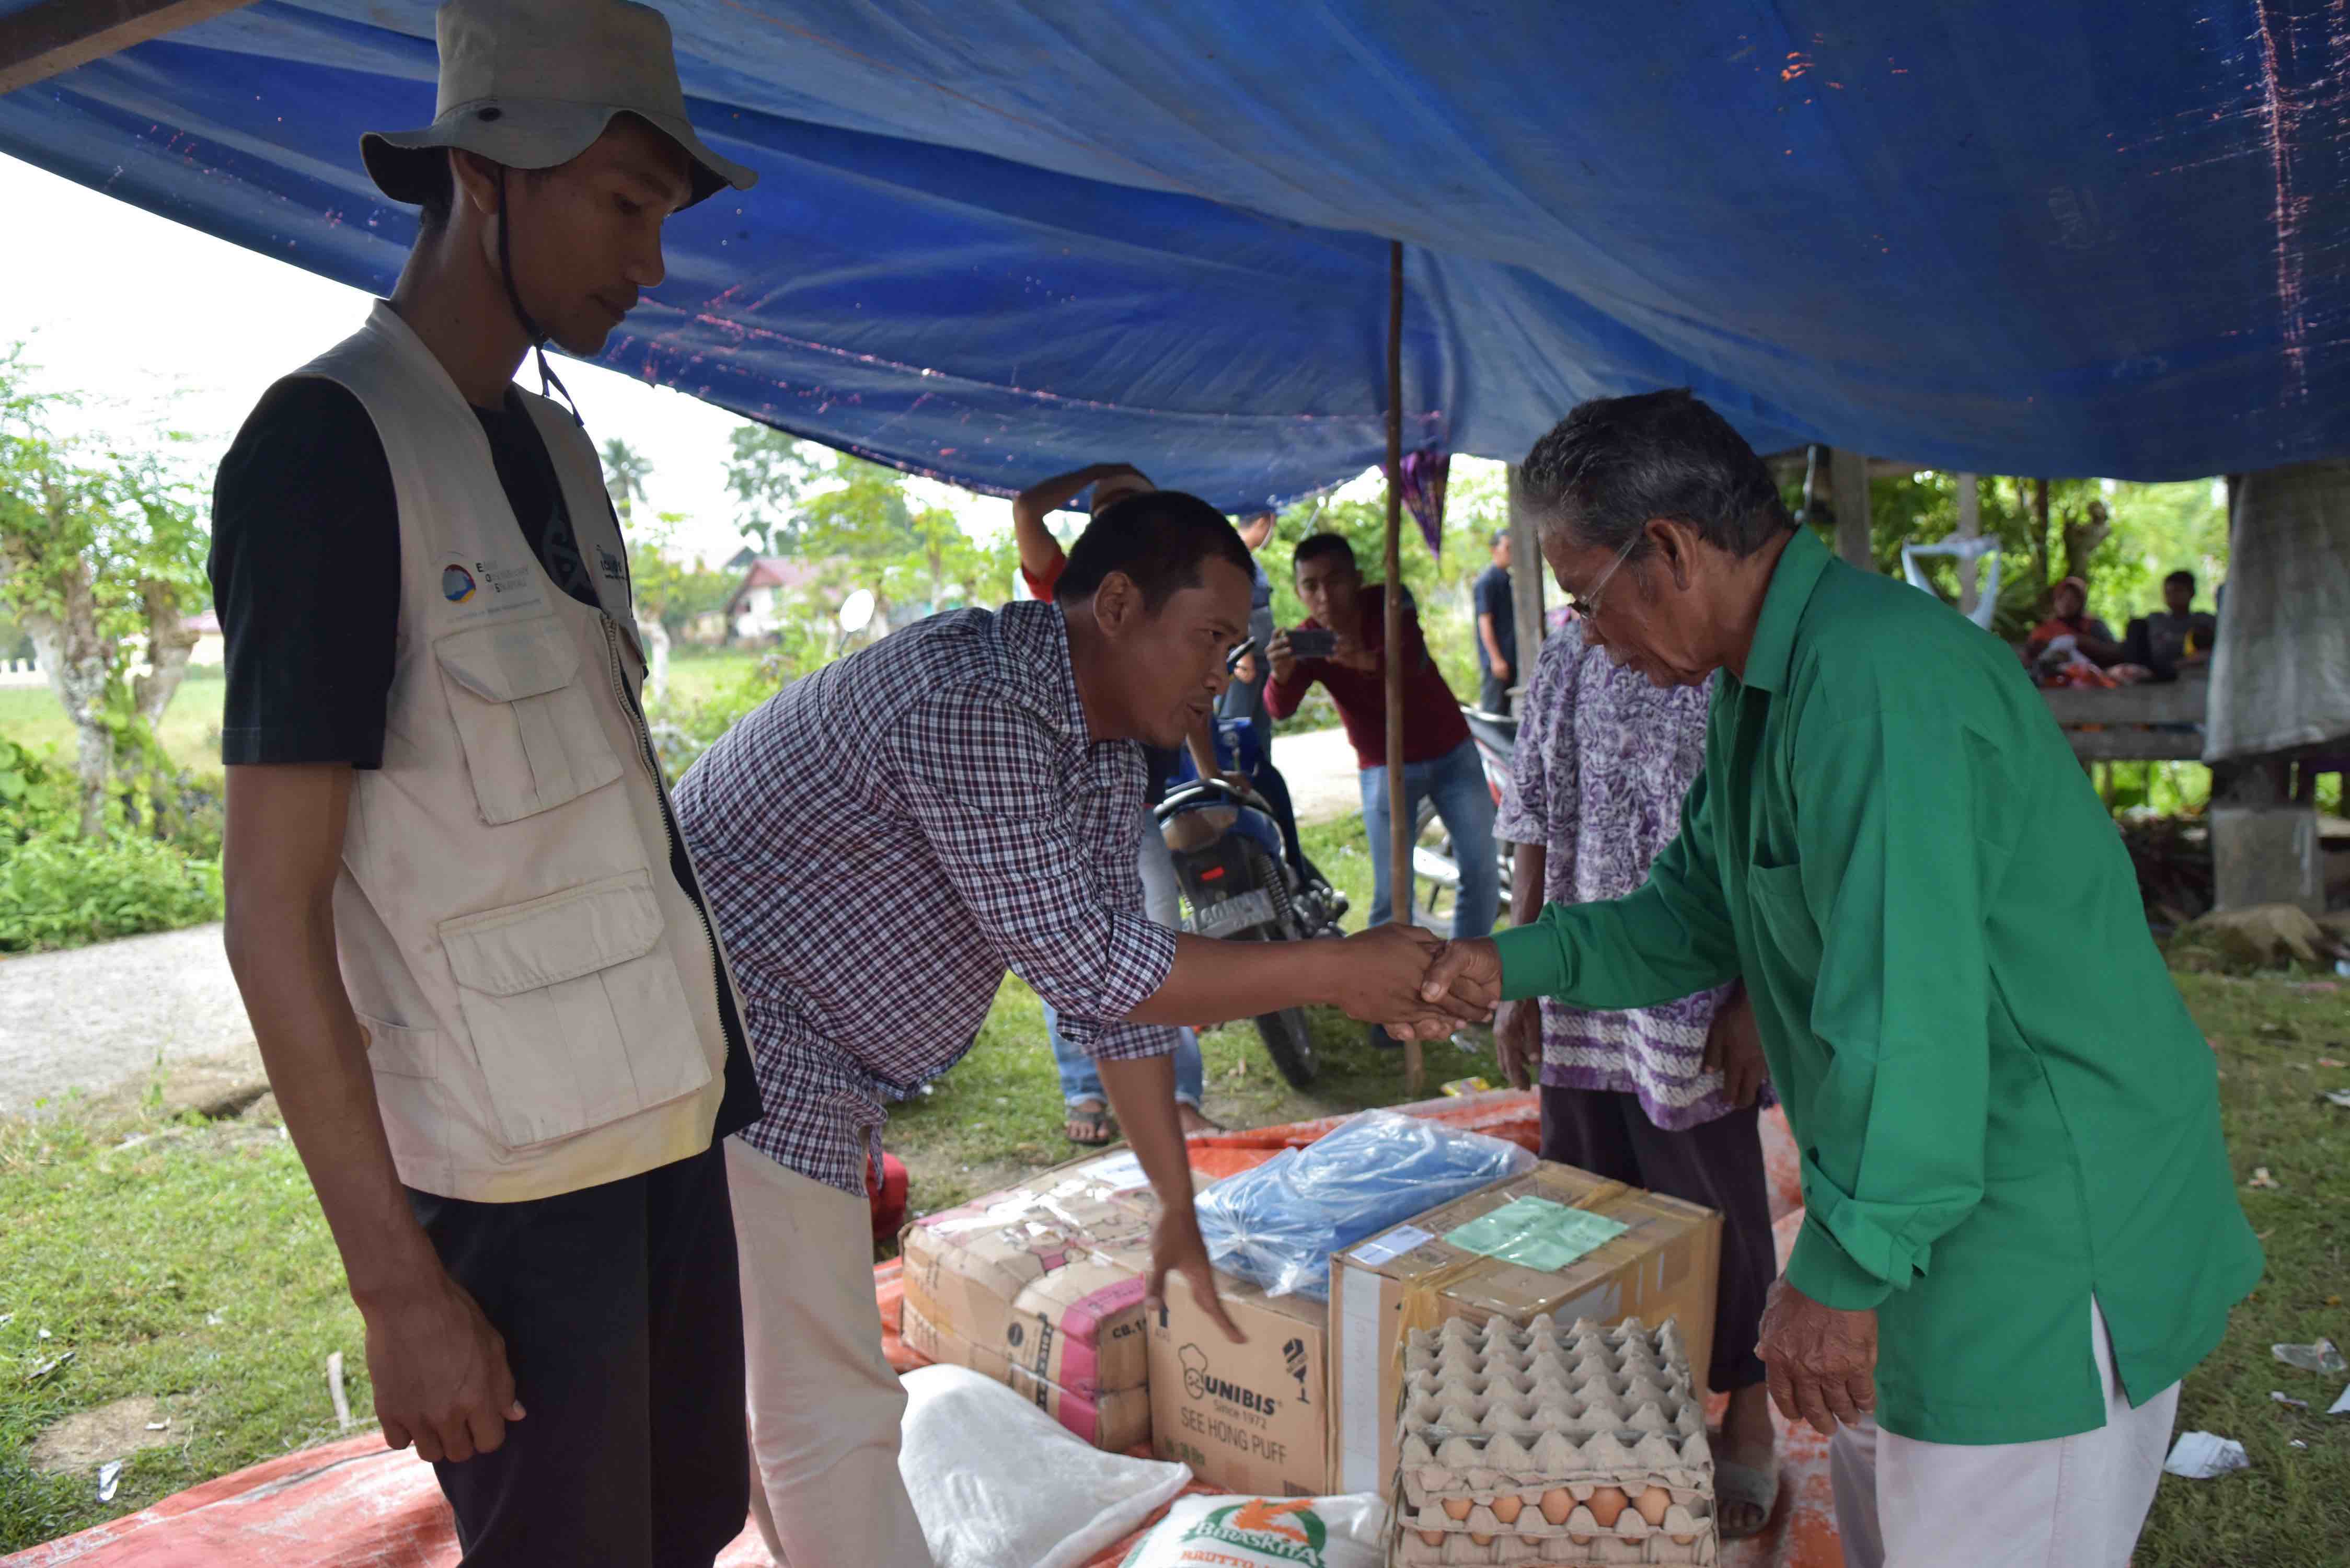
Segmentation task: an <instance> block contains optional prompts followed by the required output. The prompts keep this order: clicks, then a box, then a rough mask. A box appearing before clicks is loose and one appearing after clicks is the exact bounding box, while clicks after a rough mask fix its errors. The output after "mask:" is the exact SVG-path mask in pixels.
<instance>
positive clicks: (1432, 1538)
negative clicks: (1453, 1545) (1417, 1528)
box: [1419, 1530, 1444, 1546]
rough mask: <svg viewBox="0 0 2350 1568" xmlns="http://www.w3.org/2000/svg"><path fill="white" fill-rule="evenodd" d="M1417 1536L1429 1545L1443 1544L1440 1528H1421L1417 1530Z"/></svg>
mask: <svg viewBox="0 0 2350 1568" xmlns="http://www.w3.org/2000/svg"><path fill="white" fill-rule="evenodd" d="M1419 1538H1420V1539H1421V1540H1422V1541H1424V1542H1428V1544H1430V1546H1441V1545H1443V1544H1444V1532H1442V1531H1440V1530H1423V1531H1421V1532H1419Z"/></svg>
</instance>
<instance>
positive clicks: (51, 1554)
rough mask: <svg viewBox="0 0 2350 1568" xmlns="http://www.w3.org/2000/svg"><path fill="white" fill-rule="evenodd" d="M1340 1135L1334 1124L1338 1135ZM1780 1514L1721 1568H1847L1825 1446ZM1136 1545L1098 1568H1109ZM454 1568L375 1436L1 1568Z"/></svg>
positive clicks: (887, 1297)
mask: <svg viewBox="0 0 2350 1568" xmlns="http://www.w3.org/2000/svg"><path fill="white" fill-rule="evenodd" d="M1401 1108H1403V1109H1406V1110H1410V1111H1415V1112H1419V1113H1421V1114H1428V1115H1434V1116H1441V1117H1442V1118H1443V1119H1445V1120H1448V1121H1455V1122H1460V1123H1462V1124H1463V1125H1471V1126H1475V1127H1479V1129H1480V1130H1483V1131H1492V1132H1495V1133H1497V1134H1500V1135H1503V1136H1507V1135H1508V1134H1509V1133H1510V1132H1512V1131H1514V1130H1517V1127H1516V1124H1518V1123H1522V1122H1524V1121H1526V1120H1528V1119H1530V1118H1531V1116H1532V1115H1533V1096H1531V1095H1523V1096H1521V1095H1490V1096H1476V1097H1475V1098H1474V1099H1473V1100H1471V1101H1462V1100H1440V1101H1434V1102H1431V1103H1430V1104H1429V1105H1428V1106H1404V1107H1401ZM1329 1125H1335V1121H1334V1122H1333V1123H1332V1124H1329ZM1323 1130H1327V1127H1326V1125H1325V1124H1316V1123H1301V1124H1297V1125H1296V1126H1295V1127H1280V1128H1260V1129H1257V1130H1255V1131H1253V1132H1251V1133H1241V1134H1231V1135H1225V1136H1224V1137H1223V1138H1221V1139H1218V1140H1216V1141H1215V1142H1214V1143H1212V1144H1210V1145H1208V1146H1207V1147H1202V1148H1201V1149H1199V1150H1198V1151H1196V1152H1197V1153H1198V1154H1200V1155H1202V1156H1209V1157H1210V1158H1195V1162H1194V1163H1195V1164H1199V1165H1201V1166H1202V1167H1203V1168H1215V1169H1217V1170H1218V1173H1219V1174H1222V1173H1223V1172H1224V1171H1226V1170H1230V1169H1240V1168H1246V1166H1247V1165H1249V1164H1253V1163H1256V1162H1257V1161H1260V1160H1262V1159H1263V1158H1270V1156H1271V1155H1272V1154H1273V1153H1274V1151H1275V1150H1277V1149H1279V1148H1283V1147H1292V1144H1293V1140H1294V1141H1295V1142H1299V1143H1302V1142H1310V1141H1311V1139H1312V1137H1314V1136H1315V1134H1316V1133H1317V1132H1318V1131H1323ZM1763 1154H1764V1158H1765V1160H1766V1162H1767V1164H1768V1167H1769V1172H1770V1177H1771V1185H1772V1210H1773V1214H1774V1215H1775V1216H1776V1217H1777V1224H1776V1231H1777V1237H1778V1243H1779V1255H1780V1257H1781V1258H1782V1259H1784V1258H1785V1257H1786V1255H1787V1250H1788V1249H1789V1248H1790V1247H1792V1246H1793V1245H1794V1240H1795V1233H1796V1231H1798V1230H1799V1229H1800V1228H1801V1227H1802V1224H1803V1209H1802V1206H1801V1199H1800V1196H1799V1189H1798V1188H1797V1186H1796V1160H1795V1151H1794V1145H1793V1141H1792V1140H1791V1139H1790V1138H1789V1137H1788V1136H1787V1129H1786V1123H1785V1121H1784V1120H1783V1118H1782V1117H1781V1116H1780V1115H1779V1114H1778V1113H1777V1112H1776V1111H1773V1112H1772V1113H1770V1114H1769V1115H1768V1116H1765V1118H1764V1120H1763ZM874 1286H875V1292H876V1294H877V1296H878V1298H879V1301H880V1303H881V1308H882V1317H883V1322H884V1324H885V1325H886V1326H887V1330H888V1338H889V1340H890V1341H891V1342H893V1343H892V1344H891V1345H890V1348H891V1351H892V1360H893V1361H896V1362H897V1363H898V1364H899V1365H900V1366H912V1365H917V1364H919V1358H916V1357H912V1356H911V1355H909V1353H907V1352H906V1351H905V1350H904V1348H903V1345H901V1344H898V1343H895V1342H896V1340H897V1334H896V1329H897V1318H898V1311H897V1309H898V1306H899V1302H900V1301H901V1300H902V1292H901V1290H900V1287H899V1282H898V1271H897V1265H896V1264H894V1263H888V1264H884V1265H882V1266H881V1267H880V1268H879V1269H877V1270H875V1271H874ZM1779 1452H1780V1463H1781V1471H1782V1475H1783V1482H1782V1485H1781V1488H1780V1506H1779V1510H1778V1512H1777V1513H1776V1514H1775V1515H1774V1516H1773V1519H1772V1521H1771V1527H1770V1529H1769V1530H1768V1531H1766V1532H1764V1533H1763V1535H1762V1536H1760V1537H1758V1538H1757V1539H1755V1540H1752V1541H1747V1542H1738V1543H1736V1544H1734V1545H1732V1546H1731V1547H1729V1548H1728V1549H1726V1550H1725V1551H1724V1552H1723V1553H1722V1557H1721V1562H1722V1563H1723V1568H1842V1564H1843V1562H1844V1553H1843V1551H1842V1549H1841V1547H1840V1546H1839V1545H1838V1544H1837V1541H1836V1532H1835V1508H1834V1503H1833V1500H1832V1499H1831V1497H1830V1495H1829V1490H1828V1469H1827V1446H1826V1444H1825V1442H1824V1441H1823V1440H1822V1439H1821V1438H1818V1437H1817V1436H1815V1435H1814V1433H1813V1432H1812V1431H1811V1430H1810V1429H1809V1428H1802V1429H1800V1430H1796V1431H1793V1432H1790V1431H1789V1430H1787V1429H1786V1428H1785V1427H1784V1426H1783V1425H1782V1427H1781V1430H1780V1435H1779ZM1125 1550H1126V1543H1121V1544H1120V1546H1119V1547H1118V1548H1117V1549H1115V1550H1113V1551H1111V1552H1107V1553H1106V1554H1105V1555H1104V1556H1103V1557H1101V1558H1100V1559H1099V1560H1097V1563H1096V1564H1095V1565H1094V1568H1110V1565H1114V1564H1115V1563H1118V1560H1119V1559H1120V1558H1121V1557H1122V1556H1123V1555H1124V1554H1125ZM456 1561H457V1540H456V1532H455V1529H454V1527H453V1525H452V1521H451V1519H450V1516H449V1510H448V1507H447V1505H446V1504H445V1503H443V1502H442V1499H441V1491H440V1488H439V1487H438V1486H437V1485H436V1484H435V1483H434V1480H433V1476H432V1467H431V1466H429V1465H427V1464H425V1463H424V1462H423V1461H422V1460H421V1459H416V1458H415V1457H414V1456H413V1455H411V1454H409V1453H405V1452H400V1453H394V1452H392V1451H390V1450H389V1449H385V1448H384V1446H383V1439H382V1438H381V1437H380V1435H378V1434H377V1433H375V1432H372V1431H370V1432H367V1433H363V1434H361V1435H359V1436H357V1437H352V1438H344V1439H342V1440H340V1441H338V1442H334V1443H328V1444H326V1445H323V1446H322V1447H319V1448H315V1449H303V1450H301V1451H300V1452H298V1453H292V1454H287V1455H285V1456H284V1457H282V1458H280V1459H271V1460H269V1461H267V1462H266V1463H264V1464H258V1465H255V1466H253V1467H251V1468H250V1469H242V1470H238V1471H237V1472H235V1473H234V1474H233V1475H225V1476H222V1477H220V1478H219V1479H218V1480H209V1481H206V1482H204V1483H203V1485H202V1486H197V1487H191V1488H190V1489H189V1490H186V1491H182V1492H178V1493H175V1494H173V1495H172V1496H171V1497H167V1498H165V1499H163V1500H162V1501H160V1502H157V1503H154V1504H151V1506H149V1507H147V1508H144V1509H141V1510H140V1511H138V1512H137V1513H133V1514H128V1515H125V1516H124V1517H123V1518H120V1519H117V1520H112V1521H109V1522H107V1523H105V1524H100V1525H97V1526H94V1527H92V1528H91V1529H88V1530H85V1531H83V1532H80V1533H79V1534H77V1535H69V1536H67V1537H65V1538H64V1539H62V1540H59V1541H52V1542H47V1543H46V1544H44V1545H40V1546H36V1547H33V1548H31V1549H30V1550H29V1551H26V1552H18V1553H16V1555H15V1556H13V1557H9V1558H7V1559H5V1568H64V1565H65V1564H68V1563H71V1564H78V1565H79V1568H232V1565H234V1568H243V1565H245V1564H250V1563H268V1564H270V1568H450V1565H451V1564H453V1563H456ZM718 1561H719V1563H720V1564H721V1565H722V1568H772V1563H771V1560H770V1559H769V1557H768V1555H767V1552H766V1549H765V1548H764V1546H763V1545H762V1544H761V1543H760V1541H759V1536H758V1532H757V1531H756V1530H754V1529H747V1528H746V1529H745V1530H744V1532H743V1534H742V1535H741V1536H739V1537H738V1538H737V1539H736V1540H735V1541H734V1542H733V1544H732V1545H730V1546H729V1547H727V1549H726V1550H725V1551H724V1552H723V1553H721V1554H720V1556H719V1559H718Z"/></svg>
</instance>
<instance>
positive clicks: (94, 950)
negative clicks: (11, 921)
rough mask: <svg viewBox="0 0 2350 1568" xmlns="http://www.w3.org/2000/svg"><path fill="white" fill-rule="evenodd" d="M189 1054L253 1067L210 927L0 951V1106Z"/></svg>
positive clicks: (12, 1106) (223, 957)
mask: <svg viewBox="0 0 2350 1568" xmlns="http://www.w3.org/2000/svg"><path fill="white" fill-rule="evenodd" d="M159 1057H160V1058H161V1062H162V1064H163V1065H164V1067H165V1069H166V1070H167V1071H169V1070H171V1069H174V1068H181V1067H186V1066H190V1065H192V1064H203V1065H204V1066H205V1067H206V1068H207V1069H210V1068H213V1067H215V1066H217V1067H220V1068H221V1069H222V1070H223V1071H224V1072H226V1073H229V1074H230V1075H235V1074H236V1073H237V1072H239V1071H241V1070H242V1069H240V1068H239V1067H238V1066H237V1064H240V1063H249V1065H250V1071H249V1073H247V1074H246V1075H248V1076H250V1077H253V1078H258V1077H260V1075H261V1073H260V1054H259V1053H258V1052H256V1051H255V1049H254V1047H253V1029H252V1027H251V1026H250V1025H249V1024H247V1023H245V1020H244V1001H243V999H241V998H240V997H239V996H238V995H237V992H236V981H234V979H232V978H231V976H230V974H229V971H228V956H227V954H226V953H224V951H223V950H222V949H221V929H220V927H218V926H216V925H215V926H194V927H191V928H190V929H187V930H184V931H165V932H163V933H161V934H160V935H156V936H151V937H126V938H124V939H123V940H120V941H113V942H101V943H99V945H98V946H96V947H88V948H74V949H72V950H68V951H66V952H61V953H35V954H33V955H31V956H29V957H26V958H15V959H9V960H7V961H5V962H0V1115H15V1114H20V1113H22V1112H25V1111H29V1110H31V1109H33V1108H34V1107H35V1106H36V1104H37V1103H38V1102H40V1101H42V1100H45V1099H53V1098H55V1097H57V1096H60V1095H63V1094H64V1093H66V1092H67V1091H68V1090H69V1089H82V1090H86V1091H88V1092H89V1093H91V1094H93V1095H95V1094H101V1093H104V1092H106V1091H108V1090H109V1089H113V1088H115V1087H116V1086H118V1085H121V1084H122V1083H123V1082H124V1081H125V1080H128V1079H134V1078H139V1077H142V1076H144V1075H147V1074H149V1073H151V1072H152V1071H153V1070H154V1068H155V1065H156V1062H157V1060H158V1058H159Z"/></svg>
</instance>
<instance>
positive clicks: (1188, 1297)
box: [1149, 1273, 1336, 1497]
mask: <svg viewBox="0 0 2350 1568" xmlns="http://www.w3.org/2000/svg"><path fill="white" fill-rule="evenodd" d="M1216 1290H1217V1293H1218V1294H1219V1295H1220V1296H1221V1297H1222V1302H1223V1307H1224V1312H1225V1314H1226V1315H1227V1316H1229V1317H1230V1318H1231V1319H1232V1322H1233V1324H1235V1325H1236V1326H1237V1327H1238V1328H1239V1329H1240V1331H1241V1332H1242V1333H1243V1334H1246V1335H1247V1336H1248V1343H1247V1344H1245V1345H1234V1344H1233V1343H1232V1341H1231V1340H1229V1339H1227V1338H1226V1337H1224V1331H1223V1330H1222V1328H1221V1327H1219V1326H1218V1325H1217V1324H1216V1321H1215V1319H1214V1318H1212V1317H1211V1316H1209V1315H1208V1313H1207V1310H1206V1309H1205V1308H1204V1307H1203V1306H1201V1303H1200V1302H1199V1300H1198V1298H1197V1297H1196V1296H1194V1295H1193V1293H1192V1291H1191V1281H1189V1280H1188V1279H1185V1278H1184V1277H1183V1276H1182V1275H1180V1274H1170V1275H1169V1276H1168V1278H1167V1292H1166V1299H1165V1300H1164V1301H1162V1302H1161V1303H1159V1306H1158V1307H1157V1308H1156V1309H1155V1310H1154V1311H1153V1312H1152V1313H1151V1314H1150V1320H1149V1321H1150V1445H1151V1449H1152V1451H1153V1452H1154V1453H1156V1454H1157V1455H1158V1456H1159V1458H1160V1459H1171V1460H1174V1461H1176V1462H1178V1463H1181V1464H1186V1465H1189V1466H1191V1473H1192V1474H1193V1475H1195V1476H1197V1477H1198V1478H1199V1479H1200V1480H1203V1481H1205V1482H1207V1483H1208V1484H1209V1485H1210V1486H1214V1487H1222V1489H1223V1490H1226V1491H1232V1492H1249V1493H1253V1494H1255V1495H1256V1496H1259V1497H1322V1496H1326V1495H1327V1494H1328V1493H1330V1492H1332V1491H1334V1490H1336V1489H1335V1488H1334V1487H1332V1486H1331V1485H1330V1484H1329V1480H1330V1451H1331V1445H1330V1397H1329V1385H1330V1377H1329V1346H1328V1341H1329V1332H1328V1331H1329V1312H1328V1309H1326V1307H1324V1305H1323V1304H1322V1303H1320V1302H1318V1301H1313V1300H1309V1299H1307V1298H1306V1297H1305V1296H1295V1295H1290V1296H1269V1295H1267V1294H1265V1293H1264V1292H1263V1289H1261V1288H1260V1287H1258V1286H1256V1285H1253V1284H1250V1283H1249V1282H1246V1281H1245V1280H1236V1279H1234V1278H1232V1276H1231V1275H1229V1274H1221V1273H1220V1274H1218V1275H1217V1276H1216Z"/></svg>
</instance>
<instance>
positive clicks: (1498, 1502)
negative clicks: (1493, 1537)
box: [1493, 1492, 1526, 1524]
mask: <svg viewBox="0 0 2350 1568" xmlns="http://www.w3.org/2000/svg"><path fill="white" fill-rule="evenodd" d="M1525 1506H1526V1500H1525V1499H1524V1498H1522V1497H1520V1496H1518V1495H1517V1494H1516V1493H1514V1492H1509V1493H1504V1494H1503V1495H1502V1496H1500V1497H1497V1498H1495V1499H1494V1500H1493V1517H1494V1518H1495V1519H1498V1520H1500V1521H1502V1522H1503V1524H1515V1523H1516V1522H1517V1521H1518V1515H1519V1514H1521V1513H1523V1511H1525Z"/></svg>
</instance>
